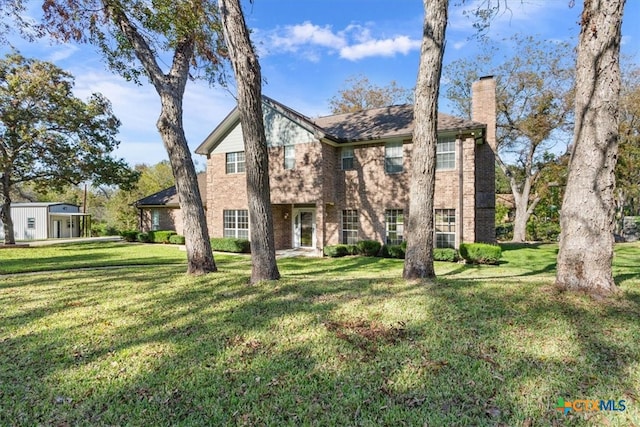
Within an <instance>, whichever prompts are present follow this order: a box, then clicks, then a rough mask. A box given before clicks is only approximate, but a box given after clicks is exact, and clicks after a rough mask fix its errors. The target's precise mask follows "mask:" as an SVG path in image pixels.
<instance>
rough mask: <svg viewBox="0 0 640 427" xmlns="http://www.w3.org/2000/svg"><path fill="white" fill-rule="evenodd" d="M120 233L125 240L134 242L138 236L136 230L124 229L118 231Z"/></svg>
mask: <svg viewBox="0 0 640 427" xmlns="http://www.w3.org/2000/svg"><path fill="white" fill-rule="evenodd" d="M120 235H121V236H122V238H123V239H124V240H125V242H135V241H136V239H137V238H138V232H137V231H136V230H124V231H121V232H120Z"/></svg>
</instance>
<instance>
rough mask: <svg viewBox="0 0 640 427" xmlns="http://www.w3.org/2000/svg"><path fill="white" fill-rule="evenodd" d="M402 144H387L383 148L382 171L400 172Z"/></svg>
mask: <svg viewBox="0 0 640 427" xmlns="http://www.w3.org/2000/svg"><path fill="white" fill-rule="evenodd" d="M402 164H403V156H402V142H387V144H386V145H385V147H384V170H385V171H386V172H387V173H398V172H402Z"/></svg>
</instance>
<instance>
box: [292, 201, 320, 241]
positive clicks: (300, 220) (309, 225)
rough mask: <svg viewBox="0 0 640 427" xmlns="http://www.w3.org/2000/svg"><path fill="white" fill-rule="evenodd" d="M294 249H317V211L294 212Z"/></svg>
mask: <svg viewBox="0 0 640 427" xmlns="http://www.w3.org/2000/svg"><path fill="white" fill-rule="evenodd" d="M293 247H294V248H315V247H316V210H315V209H311V208H307V209H294V210H293Z"/></svg>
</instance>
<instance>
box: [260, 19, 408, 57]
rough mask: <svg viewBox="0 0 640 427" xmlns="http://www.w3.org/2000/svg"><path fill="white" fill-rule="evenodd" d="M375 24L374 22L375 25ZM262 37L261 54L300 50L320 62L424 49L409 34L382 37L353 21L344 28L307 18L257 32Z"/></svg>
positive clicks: (300, 52) (304, 54)
mask: <svg viewBox="0 0 640 427" xmlns="http://www.w3.org/2000/svg"><path fill="white" fill-rule="evenodd" d="M371 25H372V24H371ZM254 34H255V35H256V36H257V38H259V39H260V42H259V43H258V45H259V46H261V55H262V56H266V55H274V54H278V53H296V54H297V55H299V56H300V57H302V58H304V59H306V60H308V61H311V62H319V61H320V60H321V58H322V56H323V55H325V54H326V55H332V54H335V53H338V54H339V56H340V57H341V58H343V59H347V60H350V61H357V60H360V59H364V58H369V57H373V56H386V57H388V56H394V55H396V54H404V55H406V54H407V53H409V52H410V51H412V50H416V49H419V48H420V41H419V40H415V39H411V38H410V37H408V36H406V35H401V34H400V35H395V36H394V37H387V38H378V39H376V38H375V37H374V36H373V35H372V30H371V28H369V27H367V26H363V25H359V24H349V25H347V26H346V27H345V28H344V29H342V30H338V31H336V30H334V29H333V28H332V27H331V26H329V25H327V26H320V25H316V24H313V23H311V22H310V21H305V22H303V23H302V24H297V25H288V26H284V27H278V28H276V29H274V30H272V31H256V32H255V33H254Z"/></svg>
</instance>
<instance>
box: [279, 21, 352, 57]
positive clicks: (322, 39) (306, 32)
mask: <svg viewBox="0 0 640 427" xmlns="http://www.w3.org/2000/svg"><path fill="white" fill-rule="evenodd" d="M345 43H346V42H345V40H344V38H343V37H342V36H341V35H339V34H336V33H334V32H333V31H332V30H331V27H330V26H325V27H321V26H319V25H314V24H312V23H311V22H309V21H305V22H303V23H302V24H298V25H287V26H285V27H283V28H277V29H276V30H274V31H273V32H272V35H271V37H270V43H269V44H270V46H271V47H272V48H276V49H281V50H284V51H289V52H295V51H297V50H298V48H299V47H301V46H322V47H326V48H340V47H342V46H344V45H345Z"/></svg>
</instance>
